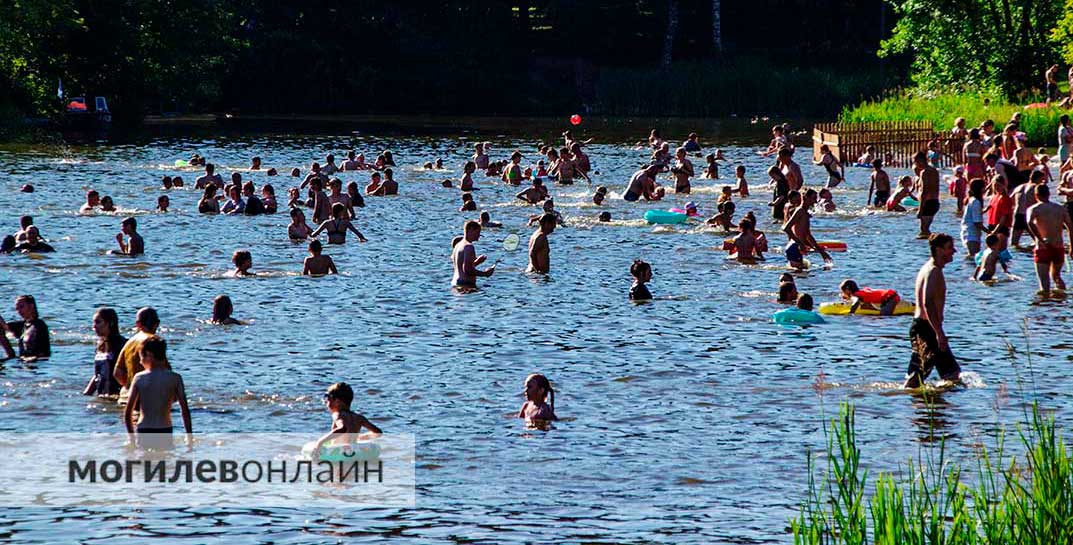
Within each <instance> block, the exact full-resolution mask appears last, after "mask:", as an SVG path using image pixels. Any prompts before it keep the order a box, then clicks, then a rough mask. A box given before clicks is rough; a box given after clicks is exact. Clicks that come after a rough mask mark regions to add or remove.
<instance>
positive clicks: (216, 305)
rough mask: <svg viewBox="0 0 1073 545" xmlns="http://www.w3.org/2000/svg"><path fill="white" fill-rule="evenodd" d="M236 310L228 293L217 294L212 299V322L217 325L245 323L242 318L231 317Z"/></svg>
mask: <svg viewBox="0 0 1073 545" xmlns="http://www.w3.org/2000/svg"><path fill="white" fill-rule="evenodd" d="M234 311H235V306H234V304H232V303H231V298H230V297H228V296H226V295H217V296H216V298H214V299H213V300H212V323H213V324H216V325H245V324H243V323H242V321H240V320H236V319H234V318H232V317H231V313H232V312H234Z"/></svg>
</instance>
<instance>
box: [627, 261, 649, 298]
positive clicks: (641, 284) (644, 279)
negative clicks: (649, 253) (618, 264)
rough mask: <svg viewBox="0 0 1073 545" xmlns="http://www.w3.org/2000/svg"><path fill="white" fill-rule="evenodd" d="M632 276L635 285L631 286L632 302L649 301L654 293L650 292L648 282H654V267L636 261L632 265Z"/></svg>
mask: <svg viewBox="0 0 1073 545" xmlns="http://www.w3.org/2000/svg"><path fill="white" fill-rule="evenodd" d="M630 275H631V276H633V285H632V286H630V301H649V300H651V299H652V293H651V292H649V291H648V286H646V285H645V284H647V283H648V282H651V281H652V265H649V264H648V263H646V262H644V261H641V260H640V259H636V260H634V262H633V265H630Z"/></svg>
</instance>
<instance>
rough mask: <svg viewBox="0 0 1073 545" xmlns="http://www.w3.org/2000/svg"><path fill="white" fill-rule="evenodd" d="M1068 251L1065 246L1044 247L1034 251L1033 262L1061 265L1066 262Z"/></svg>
mask: <svg viewBox="0 0 1073 545" xmlns="http://www.w3.org/2000/svg"><path fill="white" fill-rule="evenodd" d="M1065 257H1066V249H1065V247H1064V246H1043V247H1037V248H1036V249H1035V250H1032V261H1035V262H1036V263H1057V264H1059V265H1061V264H1062V263H1063V262H1064V261H1065Z"/></svg>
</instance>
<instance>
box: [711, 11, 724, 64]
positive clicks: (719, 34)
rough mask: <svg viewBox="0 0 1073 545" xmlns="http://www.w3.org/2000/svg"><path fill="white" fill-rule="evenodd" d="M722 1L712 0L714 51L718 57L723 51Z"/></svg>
mask: <svg viewBox="0 0 1073 545" xmlns="http://www.w3.org/2000/svg"><path fill="white" fill-rule="evenodd" d="M721 4H722V1H721V0H712V53H713V54H714V55H715V56H716V57H718V56H719V55H721V54H722V53H723V19H722V16H721V14H720V13H719V12H720V11H722V6H721Z"/></svg>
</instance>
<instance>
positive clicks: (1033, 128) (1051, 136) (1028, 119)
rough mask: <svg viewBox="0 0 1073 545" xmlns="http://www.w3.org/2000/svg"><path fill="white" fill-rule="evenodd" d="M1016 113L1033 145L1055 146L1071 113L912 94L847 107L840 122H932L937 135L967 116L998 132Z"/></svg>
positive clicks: (975, 97) (972, 97)
mask: <svg viewBox="0 0 1073 545" xmlns="http://www.w3.org/2000/svg"><path fill="white" fill-rule="evenodd" d="M1016 112H1021V125H1020V128H1021V131H1023V132H1024V133H1025V135H1026V136H1027V138H1028V145H1029V146H1054V145H1055V141H1054V140H1055V131H1056V130H1057V128H1058V118H1059V117H1061V116H1062V115H1063V114H1067V113H1069V110H1068V109H1065V108H1058V107H1050V106H1045V107H1032V105H1018V104H1011V103H1009V102H1006V101H1005V100H1003V99H999V98H992V97H988V96H985V95H979V94H965V93H958V94H954V93H950V94H938V95H935V94H923V93H914V92H911V91H910V92H905V93H902V94H899V95H896V96H890V97H887V98H884V99H881V100H876V101H865V102H862V103H859V104H857V105H856V106H846V107H845V108H843V109H842V113H841V114H840V115H839V121H842V122H846V123H868V122H875V121H930V122H931V123H932V124H933V126H934V127H935V130H936V131H937V132H946V131H949V130H950V129H951V128H952V127H953V126H954V120H956V119H957V118H959V117H964V118H965V126H966V127H968V128H972V127H978V126H979V125H980V123H982V122H984V121H985V120H988V119H991V120H994V122H995V126H996V130H1001V129H1002V126H1003V125H1005V124H1006V122H1007V121H1009V120H1010V117H1011V116H1013V114H1014V113H1016Z"/></svg>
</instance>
